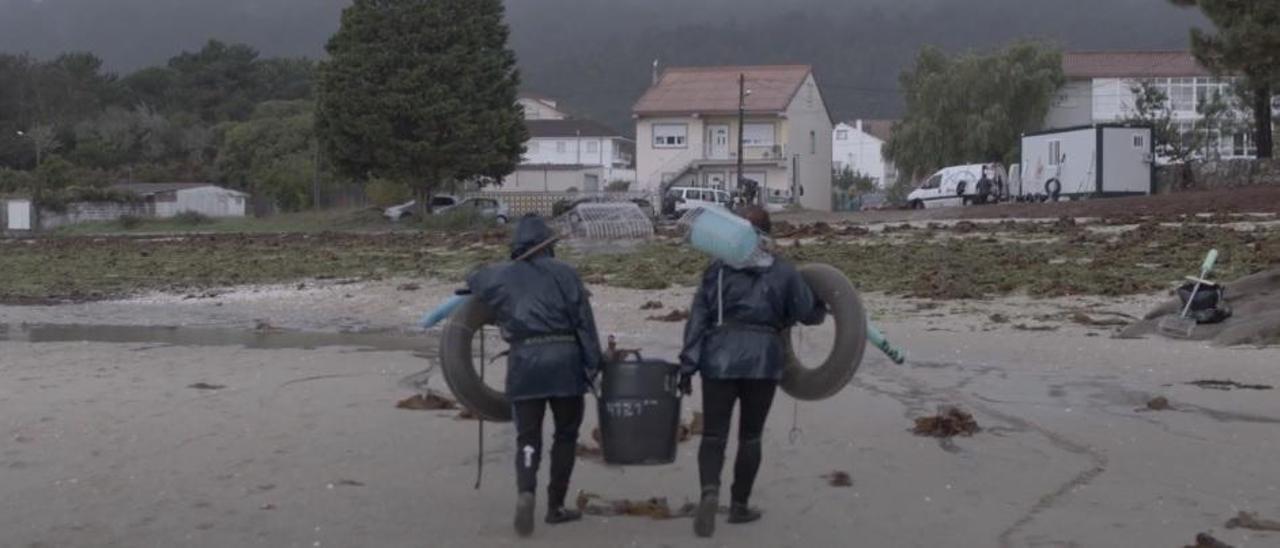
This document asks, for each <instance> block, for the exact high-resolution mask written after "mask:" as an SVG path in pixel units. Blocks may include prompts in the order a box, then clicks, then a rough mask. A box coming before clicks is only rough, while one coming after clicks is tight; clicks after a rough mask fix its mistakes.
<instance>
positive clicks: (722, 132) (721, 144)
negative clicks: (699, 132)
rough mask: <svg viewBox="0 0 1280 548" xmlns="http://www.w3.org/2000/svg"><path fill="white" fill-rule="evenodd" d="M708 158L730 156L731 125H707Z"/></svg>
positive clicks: (724, 158)
mask: <svg viewBox="0 0 1280 548" xmlns="http://www.w3.org/2000/svg"><path fill="white" fill-rule="evenodd" d="M707 142H708V143H710V145H709V146H708V150H707V158H710V159H712V160H727V159H728V158H729V126H727V125H715V126H707Z"/></svg>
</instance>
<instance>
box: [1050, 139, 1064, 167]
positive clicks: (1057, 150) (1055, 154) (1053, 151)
mask: <svg viewBox="0 0 1280 548" xmlns="http://www.w3.org/2000/svg"><path fill="white" fill-rule="evenodd" d="M1060 164H1062V141H1049V165H1051V166H1056V165H1060Z"/></svg>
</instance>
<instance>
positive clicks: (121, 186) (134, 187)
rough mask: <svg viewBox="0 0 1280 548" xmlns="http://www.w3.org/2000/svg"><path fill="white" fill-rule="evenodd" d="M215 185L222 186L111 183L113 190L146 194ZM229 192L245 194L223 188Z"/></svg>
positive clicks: (205, 184) (206, 185)
mask: <svg viewBox="0 0 1280 548" xmlns="http://www.w3.org/2000/svg"><path fill="white" fill-rule="evenodd" d="M204 187H214V188H222V187H219V186H218V185H215V184H213V183H116V184H114V185H111V188H112V189H113V190H122V191H125V192H132V193H134V194H138V195H142V196H145V195H147V194H159V193H161V192H172V191H176V190H188V189H192V188H204ZM222 190H226V191H228V192H235V193H237V194H244V193H243V192H240V191H237V190H230V189H226V188H222Z"/></svg>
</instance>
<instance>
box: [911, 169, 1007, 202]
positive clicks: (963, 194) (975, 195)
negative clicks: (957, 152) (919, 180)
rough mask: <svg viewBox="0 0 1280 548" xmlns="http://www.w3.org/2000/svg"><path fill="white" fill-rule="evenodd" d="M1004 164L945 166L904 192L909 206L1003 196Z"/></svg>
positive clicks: (995, 199)
mask: <svg viewBox="0 0 1280 548" xmlns="http://www.w3.org/2000/svg"><path fill="white" fill-rule="evenodd" d="M1007 179H1008V176H1007V175H1006V174H1005V170H1004V166H1001V165H1000V164H970V165H964V166H951V167H944V168H942V169H940V170H938V172H937V173H934V174H933V175H931V176H930V177H929V178H928V179H925V181H924V184H922V185H920V188H917V189H915V190H913V191H911V194H908V195H907V205H908V206H909V207H911V208H912V209H925V208H935V207H951V206H960V205H969V204H971V203H975V204H976V203H987V202H994V201H998V200H1000V199H1001V198H1002V197H1003V196H1005V181H1006V180H1007Z"/></svg>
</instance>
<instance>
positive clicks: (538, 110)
mask: <svg viewBox="0 0 1280 548" xmlns="http://www.w3.org/2000/svg"><path fill="white" fill-rule="evenodd" d="M516 102H517V103H519V104H520V107H521V108H523V109H524V119H525V120H564V119H565V118H568V117H569V115H568V114H567V113H565V112H564V111H562V110H560V103H559V102H558V101H556V100H555V99H552V98H550V97H547V96H545V95H538V94H536V93H530V92H521V93H520V95H519V96H518V97H517V99H516Z"/></svg>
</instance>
